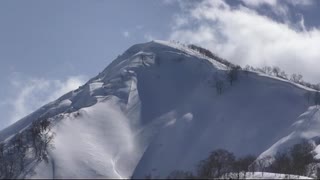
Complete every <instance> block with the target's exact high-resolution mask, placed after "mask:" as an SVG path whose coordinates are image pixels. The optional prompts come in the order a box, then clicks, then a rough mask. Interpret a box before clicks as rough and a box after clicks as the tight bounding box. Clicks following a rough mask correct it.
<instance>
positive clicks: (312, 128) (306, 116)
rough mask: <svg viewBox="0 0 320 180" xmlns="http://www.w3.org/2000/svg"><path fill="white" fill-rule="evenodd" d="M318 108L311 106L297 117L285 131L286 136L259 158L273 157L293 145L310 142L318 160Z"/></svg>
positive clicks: (319, 132) (319, 117)
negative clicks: (313, 146)
mask: <svg viewBox="0 0 320 180" xmlns="http://www.w3.org/2000/svg"><path fill="white" fill-rule="evenodd" d="M319 129H320V107H319V106H312V107H310V108H309V109H308V111H306V112H305V113H303V114H302V115H300V116H299V118H298V119H297V121H295V122H294V123H293V124H292V126H291V127H288V129H287V130H286V132H287V135H286V136H284V137H283V138H281V139H280V140H279V141H277V142H276V143H275V144H274V145H272V146H271V147H270V148H269V149H267V150H266V151H265V152H263V153H262V154H261V155H260V157H259V158H264V157H266V156H271V157H273V156H275V155H276V153H278V152H282V151H284V150H287V149H288V148H290V147H292V146H293V145H295V144H297V143H300V142H301V141H303V140H307V141H310V142H311V143H313V144H314V145H315V146H316V148H315V152H316V153H317V155H316V158H318V159H319V158H320V150H319V149H320V145H319V144H320V142H319V140H320V131H319Z"/></svg>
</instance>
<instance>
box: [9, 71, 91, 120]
mask: <svg viewBox="0 0 320 180" xmlns="http://www.w3.org/2000/svg"><path fill="white" fill-rule="evenodd" d="M85 79H86V78H85V77H84V76H71V77H68V78H67V79H66V80H49V79H43V78H30V77H23V78H21V77H20V76H15V77H13V78H12V79H11V86H12V91H13V94H12V96H11V97H9V98H8V99H7V100H6V101H5V102H6V103H5V104H6V105H7V106H9V109H11V110H12V111H11V113H10V115H11V116H10V118H9V119H10V122H9V123H14V122H16V121H17V120H19V119H21V118H23V117H24V116H26V115H28V114H29V113H31V112H33V111H35V110H36V109H38V108H40V107H41V106H43V105H45V104H47V103H49V102H51V101H53V100H56V99H57V98H59V97H60V96H62V95H63V94H65V93H67V92H69V91H71V90H74V89H76V88H78V87H79V86H81V85H82V84H84V82H85Z"/></svg>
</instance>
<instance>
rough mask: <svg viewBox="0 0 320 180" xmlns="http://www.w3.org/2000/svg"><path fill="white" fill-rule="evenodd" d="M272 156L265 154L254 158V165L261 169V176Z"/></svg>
mask: <svg viewBox="0 0 320 180" xmlns="http://www.w3.org/2000/svg"><path fill="white" fill-rule="evenodd" d="M271 159H272V157H271V156H265V157H263V158H261V159H258V160H256V161H255V162H254V163H255V167H256V168H257V169H258V170H259V171H261V173H262V176H263V173H264V172H265V170H266V168H267V167H268V166H269V165H270V161H271Z"/></svg>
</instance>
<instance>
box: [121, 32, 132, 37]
mask: <svg viewBox="0 0 320 180" xmlns="http://www.w3.org/2000/svg"><path fill="white" fill-rule="evenodd" d="M122 35H123V37H125V38H128V37H129V36H130V32H129V31H123V32H122Z"/></svg>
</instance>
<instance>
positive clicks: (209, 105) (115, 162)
mask: <svg viewBox="0 0 320 180" xmlns="http://www.w3.org/2000/svg"><path fill="white" fill-rule="evenodd" d="M217 79H221V80H224V81H225V89H224V90H223V94H222V95H218V94H217V93H216V89H215V87H213V86H212V84H210V83H209V82H210V81H213V82H214V81H215V80H217ZM307 90H308V89H306V88H303V87H301V86H297V85H295V84H293V83H290V82H287V81H283V80H279V79H277V78H271V77H268V76H266V75H261V74H257V73H253V72H250V73H249V74H248V75H246V74H244V73H240V74H239V80H238V81H237V82H235V83H234V85H233V86H230V85H229V83H228V81H227V80H226V67H225V66H224V65H222V64H220V63H218V62H217V61H215V60H213V59H208V58H206V57H204V56H203V55H201V54H199V53H197V52H196V51H194V50H190V49H189V48H187V47H185V46H183V45H179V44H172V43H168V42H164V41H154V42H149V43H144V44H138V45H134V46H132V47H131V48H129V49H128V50H127V51H126V52H125V53H124V54H122V55H121V56H119V57H118V58H117V59H116V60H114V61H113V62H112V63H111V64H110V65H109V66H108V67H107V68H106V69H105V70H104V71H102V72H100V73H99V75H98V76H96V77H94V78H92V79H91V80H90V81H89V82H87V83H86V84H85V85H83V86H81V87H80V88H79V89H77V90H75V91H72V92H70V93H68V94H66V95H64V96H63V97H61V98H60V99H58V100H57V101H55V102H52V103H50V104H48V105H46V106H44V107H42V108H40V109H39V110H38V111H36V112H34V113H33V114H31V115H29V116H27V117H25V118H23V119H22V120H20V121H19V122H17V123H15V124H14V125H12V126H10V127H9V128H7V129H5V130H3V131H1V133H0V140H9V139H10V137H12V135H14V134H15V133H17V132H18V131H20V130H22V129H24V128H26V127H27V126H28V125H30V124H31V122H32V121H34V120H36V119H38V118H39V117H41V116H42V117H46V118H51V119H52V120H53V121H54V123H55V127H54V129H53V131H54V132H55V133H56V137H55V139H54V147H55V148H54V149H52V150H51V151H50V160H49V163H48V164H46V163H44V162H41V163H39V164H37V165H36V166H35V167H34V172H35V173H30V174H28V175H27V176H26V177H28V178H128V177H134V178H141V177H145V176H146V175H149V174H151V175H152V176H153V177H166V176H167V175H168V174H169V173H170V172H171V171H172V170H191V171H192V170H194V168H195V166H196V164H197V163H198V162H199V161H200V160H202V159H204V158H206V157H207V156H208V154H209V153H210V151H212V150H214V149H216V148H225V149H228V150H229V151H232V152H234V153H235V154H236V155H246V154H249V153H251V154H255V155H259V154H261V153H262V152H264V151H266V150H268V149H269V148H270V147H271V148H273V150H270V151H272V152H275V151H276V148H277V147H278V145H277V144H275V143H278V144H279V141H280V142H281V144H284V143H287V142H282V141H283V139H282V138H285V139H284V140H286V141H287V140H289V139H292V138H291V136H292V135H290V133H296V134H299V135H296V137H305V138H312V137H314V136H317V135H318V134H317V131H316V127H317V126H319V124H318V121H317V120H314V121H312V122H311V121H309V120H307V119H308V118H303V115H302V116H301V118H300V119H298V121H297V117H299V115H300V114H302V113H304V112H306V111H307V109H308V107H309V104H308V102H307V101H306V99H305V98H304V94H305V92H306V91H307ZM309 111H313V108H311V109H309V110H308V111H307V112H309ZM306 117H309V116H306ZM296 121H297V122H296ZM295 122H296V123H295ZM294 123H295V124H294ZM310 123H314V124H312V125H311V126H310V125H309V124H310ZM292 124H294V125H293V126H294V127H297V129H300V130H301V131H298V130H296V131H292V128H293V126H292ZM302 129H307V130H305V131H302ZM318 149H320V148H318Z"/></svg>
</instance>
